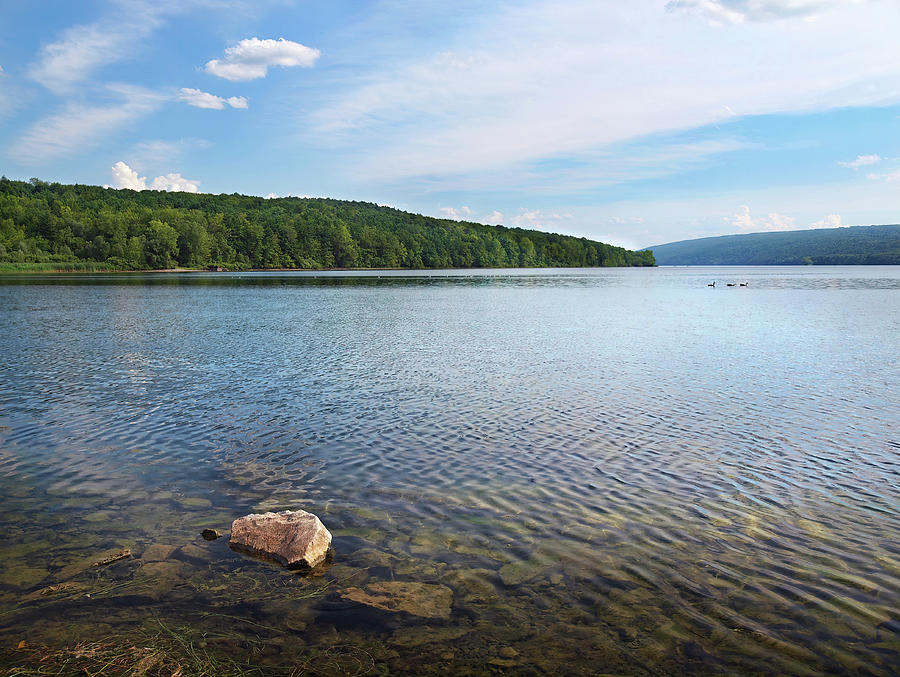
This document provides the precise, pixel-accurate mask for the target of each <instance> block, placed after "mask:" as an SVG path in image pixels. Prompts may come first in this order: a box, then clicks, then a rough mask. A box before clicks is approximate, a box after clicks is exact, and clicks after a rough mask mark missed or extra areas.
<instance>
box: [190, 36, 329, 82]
mask: <svg viewBox="0 0 900 677" xmlns="http://www.w3.org/2000/svg"><path fill="white" fill-rule="evenodd" d="M319 55H320V52H319V50H318V49H315V48H313V47H307V46H306V45H301V44H300V43H299V42H292V41H290V40H285V39H284V38H279V39H278V40H260V39H259V38H245V39H244V40H241V41H240V42H239V43H238V44H236V45H235V46H234V47H229V48H228V49H226V50H225V58H224V59H212V60H211V61H208V62H207V63H206V66H204V67H203V70H204V71H206V72H207V73H209V74H211V75H215V76H218V77H220V78H225V79H226V80H255V79H256V78H264V77H266V74H267V73H268V70H269V66H282V67H285V68H290V67H294V66H303V67H306V68H309V67H311V66H312V65H313V64H314V63H315V62H316V60H317V59H318V58H319Z"/></svg>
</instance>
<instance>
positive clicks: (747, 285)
mask: <svg viewBox="0 0 900 677" xmlns="http://www.w3.org/2000/svg"><path fill="white" fill-rule="evenodd" d="M741 286H742V287H749V286H750V283H749V282H741Z"/></svg>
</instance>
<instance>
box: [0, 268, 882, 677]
mask: <svg viewBox="0 0 900 677" xmlns="http://www.w3.org/2000/svg"><path fill="white" fill-rule="evenodd" d="M712 280H717V281H718V285H717V288H716V289H710V288H707V287H706V284H707V283H708V282H711V281H712ZM744 281H747V282H748V283H749V286H748V287H746V288H726V287H725V283H726V282H744ZM898 289H900V271H898V270H896V269H892V268H880V267H879V268H874V267H872V268H861V267H860V268H856V267H853V268H849V267H848V268H802V269H798V268H794V269H790V268H785V269H771V268H748V269H739V268H738V269H736V268H718V269H696V268H687V269H678V268H668V269H655V270H643V269H642V270H602V271H596V270H582V271H572V270H566V271H485V272H472V271H452V272H451V273H447V274H444V273H440V272H434V271H432V272H425V273H421V274H410V273H409V272H402V273H400V272H384V271H380V272H372V273H365V274H352V275H341V274H323V273H317V274H302V273H283V274H280V273H279V274H249V273H244V274H225V275H222V274H209V275H206V274H193V275H151V276H141V275H108V276H97V275H77V276H37V275H35V276H18V277H16V276H6V277H2V278H0V309H2V315H0V328H2V334H0V354H2V361H0V426H2V427H0V490H2V495H3V501H2V507H0V643H2V645H3V647H4V648H7V647H14V646H16V645H17V644H18V642H19V641H20V640H23V639H24V640H26V642H27V643H29V644H35V645H41V644H46V645H48V647H57V648H59V647H61V646H64V645H66V644H69V645H72V644H75V643H77V642H88V641H95V640H99V639H102V638H104V637H109V636H114V635H115V636H122V635H125V636H133V637H141V636H144V635H142V634H141V633H144V634H146V633H147V632H157V633H158V632H159V628H160V627H163V628H167V629H172V628H176V629H179V632H183V633H189V636H190V637H193V638H195V639H196V641H197V642H198V643H197V644H196V646H200V644H199V642H202V646H203V650H204V651H205V652H208V654H209V655H211V656H223V657H229V658H232V659H234V660H237V661H240V662H243V663H247V662H250V663H252V664H253V665H255V666H261V668H260V669H261V670H265V669H271V670H272V671H273V673H275V674H284V673H283V672H278V671H279V670H280V669H291V668H293V669H297V668H302V669H303V670H307V671H310V672H312V673H315V674H347V673H357V674H364V673H366V672H371V673H372V674H380V673H384V672H400V673H403V672H417V673H422V672H428V671H431V672H434V673H446V672H457V673H461V672H468V673H478V672H496V673H499V672H509V673H515V674H539V673H560V674H596V673H604V672H606V673H627V674H652V675H659V674H681V673H696V674H710V673H723V674H733V673H736V672H737V673H766V674H784V673H790V674H820V673H822V672H829V673H852V674H858V673H866V674H881V675H888V674H895V673H896V672H897V671H898V670H900V542H898V538H897V534H898V533H900V516H898V498H900V489H898V487H900V413H898V408H897V402H898V401H900V373H898V371H900V370H898V366H897V358H896V355H897V354H898V347H900V346H898V339H897V336H898V330H900V295H898ZM285 508H304V509H307V510H310V511H312V512H315V513H317V514H318V515H319V516H320V517H321V518H322V520H323V521H324V522H325V524H326V525H327V526H328V527H329V528H330V529H331V531H332V532H333V534H334V536H335V539H334V545H335V549H336V558H335V561H334V564H333V565H332V566H331V568H329V569H328V570H327V571H325V572H320V575H317V576H313V577H298V576H295V575H292V574H288V573H286V572H284V571H282V570H280V569H277V568H275V567H273V566H270V565H267V564H263V563H260V562H256V561H254V560H249V559H247V558H244V557H242V556H240V555H238V554H236V553H233V552H231V551H230V550H229V549H228V547H227V542H226V541H227V539H219V540H217V541H211V542H207V541H204V540H203V539H201V538H200V537H199V532H200V531H201V530H202V529H203V528H206V527H212V528H219V529H227V528H228V526H229V524H230V522H231V520H232V519H234V518H235V517H238V516H240V515H243V514H246V513H248V512H251V511H262V510H270V509H285ZM123 548H130V549H131V551H132V552H133V554H134V556H133V557H132V558H130V559H126V560H122V561H120V562H117V563H115V564H112V565H109V566H107V567H91V566H90V564H91V563H92V562H94V561H96V560H98V559H101V558H102V557H103V556H104V554H108V552H112V551H117V550H121V549H123ZM398 582H400V583H402V582H405V583H407V584H413V585H406V586H402V587H397V586H396V585H395V586H394V587H393V588H392V587H390V586H387V587H385V586H386V584H396V583H398ZM384 590H391V591H394V592H392V593H391V594H395V595H396V599H395V600H394V602H396V603H397V605H399V606H398V607H397V608H396V609H395V610H387V609H384V608H379V607H378V606H377V605H375V606H370V605H367V604H365V603H363V602H361V601H360V600H364V599H369V598H371V597H372V596H373V595H375V593H376V592H378V591H384ZM447 591H449V593H448V592H447ZM397 609H399V610H397ZM186 636H187V635H186ZM192 646H194V645H192ZM0 660H7V661H15V660H18V658H17V656H16V654H15V652H12V653H11V654H9V655H7V656H6V657H5V658H3V659H0ZM0 664H2V663H0ZM10 664H11V663H10Z"/></svg>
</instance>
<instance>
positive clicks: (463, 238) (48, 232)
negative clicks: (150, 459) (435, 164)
mask: <svg viewBox="0 0 900 677" xmlns="http://www.w3.org/2000/svg"><path fill="white" fill-rule="evenodd" d="M652 265H654V260H653V254H652V253H651V252H633V251H629V250H627V249H623V248H622V247H615V246H613V245H609V244H604V243H602V242H595V241H593V240H588V239H586V238H580V237H573V236H570V235H557V234H554V233H546V232H542V231H537V230H525V229H523V228H505V227H503V226H487V225H483V224H479V223H460V222H457V221H448V220H445V219H435V218H431V217H428V216H421V215H419V214H410V213H409V212H403V211H400V210H398V209H392V208H390V207H382V206H380V205H375V204H371V203H368V202H348V201H345V200H330V199H325V198H294V197H287V198H276V199H271V200H269V199H264V198H261V197H253V196H246V195H238V194H234V195H209V194H203V193H174V192H173V193H167V192H161V191H153V190H144V191H139V192H138V191H133V190H113V189H106V188H101V187H99V186H81V185H74V186H73V185H64V184H59V183H47V182H44V181H40V180H38V179H32V180H31V181H28V182H25V181H11V180H9V179H7V178H6V177H3V178H0V269H21V270H33V269H41V270H44V269H48V268H50V269H71V270H97V269H117V270H137V269H147V268H152V269H167V268H173V267H175V266H183V267H188V268H205V267H209V266H222V267H225V268H228V269H246V268H270V269H271V268H313V269H318V268H498V267H513V268H516V267H539V266H554V267H555V266H561V267H571V266H652Z"/></svg>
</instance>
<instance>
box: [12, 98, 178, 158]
mask: <svg viewBox="0 0 900 677" xmlns="http://www.w3.org/2000/svg"><path fill="white" fill-rule="evenodd" d="M107 91H108V92H109V93H110V94H111V95H112V96H113V97H114V98H116V99H118V100H117V101H114V102H111V103H108V104H105V105H93V106H89V105H83V104H80V103H68V104H66V105H65V106H63V107H62V109H61V110H60V111H59V112H57V113H53V114H51V115H49V116H47V117H45V118H43V119H41V120H38V121H37V122H36V123H34V124H33V125H32V126H31V127H30V128H29V129H27V130H26V131H25V133H24V134H23V135H22V136H21V138H20V139H19V140H18V141H17V142H16V143H15V144H13V146H12V148H11V149H10V154H11V155H12V156H13V157H14V158H16V159H17V160H19V161H21V162H23V163H26V164H40V163H42V162H45V161H47V160H51V159H53V158H57V157H65V156H71V155H74V154H75V153H77V152H80V151H83V150H85V149H87V148H91V147H93V146H95V145H96V144H97V143H99V142H100V141H101V140H102V139H104V138H106V137H108V136H109V135H110V134H111V133H113V132H115V131H118V130H119V129H120V128H122V127H124V126H126V125H128V124H129V123H132V122H134V121H136V120H138V119H139V118H141V117H143V116H145V115H148V114H149V113H152V112H153V111H155V110H157V109H158V108H159V106H160V105H162V103H163V102H164V101H165V100H166V98H167V97H166V96H163V95H161V94H159V93H157V92H152V91H149V90H146V89H142V88H139V87H130V86H121V85H120V86H110V87H107Z"/></svg>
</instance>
